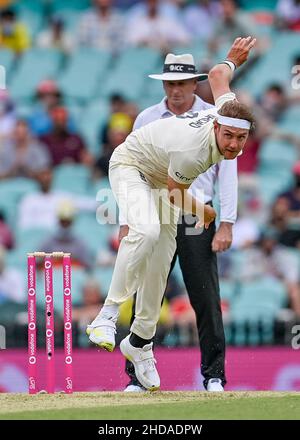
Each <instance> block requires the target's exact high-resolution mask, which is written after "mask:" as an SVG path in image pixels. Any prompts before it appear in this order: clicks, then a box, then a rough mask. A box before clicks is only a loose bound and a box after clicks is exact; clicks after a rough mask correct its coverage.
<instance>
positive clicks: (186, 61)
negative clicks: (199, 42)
mask: <svg viewBox="0 0 300 440" xmlns="http://www.w3.org/2000/svg"><path fill="white" fill-rule="evenodd" d="M149 78H152V79H158V80H160V81H184V80H185V79H193V78H197V80H198V81H203V80H205V79H207V78H208V75H207V74H206V73H196V66H195V61H194V57H193V55H191V54H189V53H187V54H184V55H174V54H173V53H168V55H167V56H166V59H165V63H164V70H163V73H161V74H155V75H149Z"/></svg>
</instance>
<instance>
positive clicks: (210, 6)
mask: <svg viewBox="0 0 300 440" xmlns="http://www.w3.org/2000/svg"><path fill="white" fill-rule="evenodd" d="M220 16H221V7H220V3H219V2H217V1H216V0H196V2H194V3H192V4H191V5H189V6H187V8H186V9H185V11H184V15H183V19H184V23H185V26H186V28H187V29H188V30H189V31H190V33H191V34H192V37H193V38H201V40H208V39H210V38H211V37H212V36H213V33H214V29H215V26H216V23H217V21H218V19H219V18H220ZM201 72H203V70H201Z"/></svg>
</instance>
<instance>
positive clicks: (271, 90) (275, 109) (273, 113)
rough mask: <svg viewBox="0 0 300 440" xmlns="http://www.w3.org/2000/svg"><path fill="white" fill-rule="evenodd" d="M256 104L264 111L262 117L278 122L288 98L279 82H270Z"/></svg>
mask: <svg viewBox="0 0 300 440" xmlns="http://www.w3.org/2000/svg"><path fill="white" fill-rule="evenodd" d="M258 104H259V106H260V108H261V110H262V111H263V113H264V117H265V118H268V119H270V120H271V121H272V122H278V120H279V119H280V117H281V115H282V113H283V112H284V110H286V108H287V106H288V98H287V96H286V93H285V91H284V88H283V87H282V86H281V85H280V84H276V83H274V84H271V85H270V86H269V87H267V89H266V90H265V91H264V93H263V95H262V96H261V98H260V99H259V100H258Z"/></svg>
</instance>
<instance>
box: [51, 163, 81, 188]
mask: <svg viewBox="0 0 300 440" xmlns="http://www.w3.org/2000/svg"><path fill="white" fill-rule="evenodd" d="M89 179H90V170H89V169H88V167H86V166H85V165H80V164H62V165H59V166H57V167H55V169H54V176H53V190H60V191H66V192H69V193H74V194H81V195H86V194H87V191H88V185H89Z"/></svg>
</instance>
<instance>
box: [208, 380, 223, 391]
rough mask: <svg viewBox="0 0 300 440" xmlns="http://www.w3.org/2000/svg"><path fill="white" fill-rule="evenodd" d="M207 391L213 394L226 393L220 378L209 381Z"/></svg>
mask: <svg viewBox="0 0 300 440" xmlns="http://www.w3.org/2000/svg"><path fill="white" fill-rule="evenodd" d="M206 390H207V391H209V392H212V393H222V392H223V391H224V388H223V386H222V381H221V379H218V378H213V379H209V381H208V383H207V387H206Z"/></svg>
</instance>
